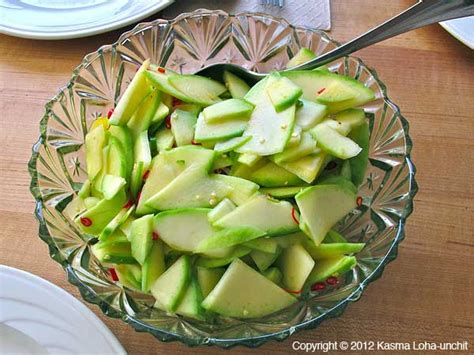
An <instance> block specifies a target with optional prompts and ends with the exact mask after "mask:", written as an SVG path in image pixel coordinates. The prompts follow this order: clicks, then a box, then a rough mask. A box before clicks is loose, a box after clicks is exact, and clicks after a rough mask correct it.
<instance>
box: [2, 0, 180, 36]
mask: <svg viewBox="0 0 474 355" xmlns="http://www.w3.org/2000/svg"><path fill="white" fill-rule="evenodd" d="M173 1H174V0H0V33H5V34H8V35H12V36H17V37H25V38H34V39H66V38H78V37H85V36H91V35H95V34H99V33H103V32H107V31H111V30H114V29H117V28H120V27H123V26H126V25H129V24H131V23H134V22H136V21H138V20H141V19H143V18H145V17H147V16H150V15H151V14H153V13H155V12H157V11H159V10H161V9H163V8H165V7H166V6H169V5H170V4H172V3H173Z"/></svg>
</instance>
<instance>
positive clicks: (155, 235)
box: [152, 232, 160, 240]
mask: <svg viewBox="0 0 474 355" xmlns="http://www.w3.org/2000/svg"><path fill="white" fill-rule="evenodd" d="M152 239H153V240H158V239H160V235H159V234H158V233H157V232H153V233H152Z"/></svg>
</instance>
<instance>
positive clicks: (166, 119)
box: [165, 116, 171, 129]
mask: <svg viewBox="0 0 474 355" xmlns="http://www.w3.org/2000/svg"><path fill="white" fill-rule="evenodd" d="M165 127H166V128H168V129H171V116H168V117H166V118H165Z"/></svg>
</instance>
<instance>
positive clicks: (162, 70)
mask: <svg viewBox="0 0 474 355" xmlns="http://www.w3.org/2000/svg"><path fill="white" fill-rule="evenodd" d="M156 71H157V72H159V73H161V74H164V73H166V70H165V68H162V67H158V69H156Z"/></svg>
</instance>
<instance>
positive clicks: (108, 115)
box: [107, 108, 114, 118]
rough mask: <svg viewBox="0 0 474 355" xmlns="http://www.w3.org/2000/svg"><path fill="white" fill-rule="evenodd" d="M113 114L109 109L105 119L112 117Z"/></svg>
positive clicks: (112, 110)
mask: <svg viewBox="0 0 474 355" xmlns="http://www.w3.org/2000/svg"><path fill="white" fill-rule="evenodd" d="M113 113H114V109H113V108H111V109H110V110H109V111H108V112H107V118H110V116H112V114H113Z"/></svg>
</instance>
